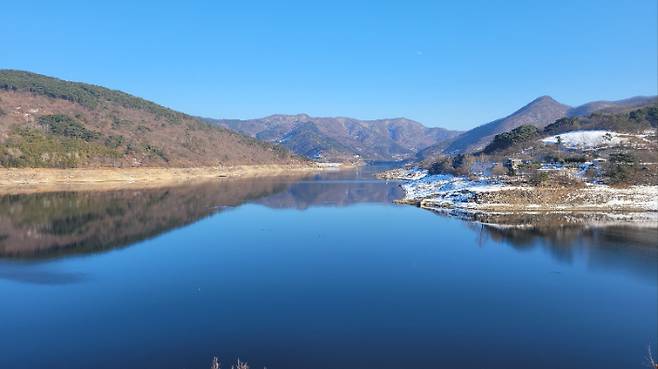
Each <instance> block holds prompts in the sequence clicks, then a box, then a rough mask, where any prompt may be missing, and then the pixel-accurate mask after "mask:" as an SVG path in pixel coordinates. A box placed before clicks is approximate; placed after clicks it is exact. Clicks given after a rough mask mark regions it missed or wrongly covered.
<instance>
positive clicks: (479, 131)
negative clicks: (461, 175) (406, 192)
mask: <svg viewBox="0 0 658 369" xmlns="http://www.w3.org/2000/svg"><path fill="white" fill-rule="evenodd" d="M657 99H658V97H656V96H635V97H631V98H627V99H622V100H612V101H608V100H600V101H592V102H588V103H585V104H582V105H578V106H575V107H572V106H569V105H566V104H562V103H560V102H559V101H557V100H555V99H554V98H552V97H551V96H548V95H544V96H540V97H538V98H536V99H534V100H532V101H531V102H530V103H528V104H526V105H524V106H523V107H521V108H520V109H518V110H516V111H514V112H513V113H512V114H510V115H508V116H506V117H503V118H499V119H496V120H493V121H491V122H488V123H485V124H482V125H479V126H477V127H475V128H472V129H470V130H468V131H466V132H464V133H462V134H461V135H459V136H457V137H455V138H454V139H452V140H450V141H446V142H442V143H439V144H437V145H433V146H430V147H427V148H425V149H424V150H421V151H420V152H419V153H418V155H417V158H418V159H420V160H425V159H427V158H430V157H432V156H436V155H439V154H458V153H464V152H474V151H478V150H481V149H483V148H484V147H485V146H486V145H487V144H488V143H490V142H491V140H492V139H493V137H494V136H495V135H496V134H500V133H504V132H507V131H510V130H512V129H514V128H517V127H520V126H522V125H533V126H535V127H537V128H539V129H543V128H544V127H545V126H547V125H549V124H552V123H553V122H555V121H556V120H558V119H560V118H564V117H579V116H587V115H590V114H592V113H599V112H600V113H621V112H625V111H629V110H632V109H636V108H640V107H643V106H646V105H650V104H652V103H655V102H656V101H657Z"/></svg>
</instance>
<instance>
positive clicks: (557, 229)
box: [471, 222, 658, 282]
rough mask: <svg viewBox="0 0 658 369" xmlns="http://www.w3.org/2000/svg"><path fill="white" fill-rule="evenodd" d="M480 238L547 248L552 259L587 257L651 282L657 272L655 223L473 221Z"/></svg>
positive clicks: (527, 247) (526, 247)
mask: <svg viewBox="0 0 658 369" xmlns="http://www.w3.org/2000/svg"><path fill="white" fill-rule="evenodd" d="M471 228H472V229H473V230H474V231H479V232H480V238H479V240H480V242H481V243H483V242H485V241H486V240H492V241H494V242H497V243H499V244H504V245H509V246H511V247H513V248H515V249H516V250H519V251H524V250H532V249H535V248H541V249H544V250H546V251H547V252H548V253H549V254H550V255H551V256H552V257H553V258H554V259H555V260H557V261H559V262H563V263H569V264H571V263H573V262H574V261H575V260H578V259H584V260H586V262H587V264H588V267H589V268H591V269H594V270H606V271H608V270H613V269H618V270H623V271H626V272H629V273H632V274H635V275H637V276H640V277H642V278H644V279H645V280H647V281H649V282H652V281H655V279H656V273H658V265H656V260H658V241H657V240H658V227H646V226H643V227H637V226H631V225H623V226H622V225H596V224H587V223H572V224H568V223H563V224H562V225H558V224H553V222H545V223H544V224H541V223H540V224H538V225H526V226H501V225H488V224H479V225H476V224H472V226H471Z"/></svg>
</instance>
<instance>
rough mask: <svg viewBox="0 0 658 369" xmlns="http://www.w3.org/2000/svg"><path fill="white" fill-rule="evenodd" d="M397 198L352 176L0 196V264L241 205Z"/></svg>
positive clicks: (392, 190)
mask: <svg viewBox="0 0 658 369" xmlns="http://www.w3.org/2000/svg"><path fill="white" fill-rule="evenodd" d="M348 178H350V180H347V179H348ZM399 191H400V190H399V189H398V188H397V186H396V185H395V184H393V183H388V184H387V183H385V182H381V181H376V180H374V179H372V178H371V177H370V173H369V172H368V171H363V170H358V171H356V172H352V171H344V172H335V173H327V174H323V175H321V176H312V177H307V178H299V177H296V178H293V177H289V178H276V179H273V178H259V179H251V180H239V181H222V182H208V183H202V184H195V185H186V186H178V187H170V188H156V189H140V190H118V191H102V192H91V191H89V192H55V193H36V194H21V195H6V196H0V257H5V258H35V257H55V256H62V255H68V254H80V253H91V252H98V251H103V250H108V249H113V248H118V247H124V246H128V245H130V244H133V243H135V242H138V241H141V240H144V239H147V238H149V237H153V236H156V235H158V234H161V233H163V232H166V231H168V230H171V229H174V228H177V227H181V226H185V225H187V224H190V223H193V222H195V221H198V220H200V219H202V218H204V217H207V216H209V215H211V214H214V213H217V212H220V211H223V210H225V209H227V208H231V207H234V206H238V205H240V204H243V203H246V202H255V203H259V204H262V205H265V206H268V207H274V208H295V209H306V208H308V207H311V206H329V205H330V206H346V205H350V204H355V203H359V202H384V203H390V202H391V201H393V200H394V199H395V198H398V197H399V195H400V192H399Z"/></svg>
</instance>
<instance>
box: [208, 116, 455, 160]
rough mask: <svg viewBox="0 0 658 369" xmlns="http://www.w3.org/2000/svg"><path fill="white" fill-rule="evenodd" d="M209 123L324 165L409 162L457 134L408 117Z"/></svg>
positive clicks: (274, 118) (276, 118)
mask: <svg viewBox="0 0 658 369" xmlns="http://www.w3.org/2000/svg"><path fill="white" fill-rule="evenodd" d="M206 121H208V122H212V123H215V124H217V125H220V126H223V127H226V128H230V129H233V130H235V131H238V132H241V133H244V134H246V135H249V136H251V137H254V138H256V139H259V140H263V141H267V142H272V143H279V144H281V145H282V146H285V147H286V148H288V149H290V150H292V151H294V152H295V153H297V154H300V155H304V156H306V157H309V158H313V159H317V160H326V161H341V160H352V159H355V158H360V159H364V160H401V159H408V158H411V157H413V156H414V155H415V154H416V153H417V152H418V151H419V150H421V149H423V148H425V147H428V146H430V145H433V144H436V143H438V142H443V141H445V140H447V139H450V138H452V137H455V136H456V135H457V134H458V132H455V131H449V130H446V129H443V128H428V127H425V126H423V125H422V124H421V123H418V122H416V121H413V120H409V119H405V118H396V119H379V120H358V119H353V118H340V117H339V118H320V117H311V116H308V115H306V114H297V115H272V116H269V117H265V118H261V119H251V120H215V119H206Z"/></svg>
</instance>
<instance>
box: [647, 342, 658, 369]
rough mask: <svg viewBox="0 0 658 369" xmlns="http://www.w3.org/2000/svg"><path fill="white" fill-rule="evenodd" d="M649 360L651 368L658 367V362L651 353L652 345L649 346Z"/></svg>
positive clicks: (656, 368)
mask: <svg viewBox="0 0 658 369" xmlns="http://www.w3.org/2000/svg"><path fill="white" fill-rule="evenodd" d="M647 361H648V362H649V367H650V368H651V369H658V363H656V360H654V358H653V354H652V353H651V345H649V346H647Z"/></svg>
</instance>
